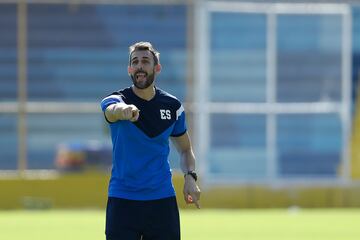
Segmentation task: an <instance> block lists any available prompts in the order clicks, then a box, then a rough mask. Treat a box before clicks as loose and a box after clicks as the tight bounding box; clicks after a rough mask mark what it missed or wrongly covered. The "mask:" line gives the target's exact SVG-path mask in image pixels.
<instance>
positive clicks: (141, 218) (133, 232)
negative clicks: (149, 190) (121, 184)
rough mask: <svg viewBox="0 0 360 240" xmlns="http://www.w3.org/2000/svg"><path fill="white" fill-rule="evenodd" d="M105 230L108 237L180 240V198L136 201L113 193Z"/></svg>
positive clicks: (110, 198) (109, 203)
mask: <svg viewBox="0 0 360 240" xmlns="http://www.w3.org/2000/svg"><path fill="white" fill-rule="evenodd" d="M105 233H106V239H107V240H140V239H141V240H180V221H179V209H178V206H177V203H176V198H175V197H170V198H164V199H159V200H151V201H135V200H127V199H122V198H114V197H109V198H108V203H107V208H106V230H105Z"/></svg>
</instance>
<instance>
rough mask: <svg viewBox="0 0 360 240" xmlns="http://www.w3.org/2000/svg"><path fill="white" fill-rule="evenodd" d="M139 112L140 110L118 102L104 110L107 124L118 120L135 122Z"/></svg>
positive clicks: (131, 105)
mask: <svg viewBox="0 0 360 240" xmlns="http://www.w3.org/2000/svg"><path fill="white" fill-rule="evenodd" d="M139 112H140V110H139V109H138V108H137V107H136V106H135V105H133V104H130V105H128V104H126V103H124V102H120V103H114V104H111V105H109V106H108V107H107V108H106V110H105V116H106V119H107V120H108V121H109V122H117V121H120V120H129V121H131V122H136V121H137V120H138V118H139Z"/></svg>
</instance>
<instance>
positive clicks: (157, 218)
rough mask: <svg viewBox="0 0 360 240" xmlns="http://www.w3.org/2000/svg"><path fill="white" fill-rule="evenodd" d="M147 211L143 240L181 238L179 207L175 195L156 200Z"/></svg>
mask: <svg viewBox="0 0 360 240" xmlns="http://www.w3.org/2000/svg"><path fill="white" fill-rule="evenodd" d="M146 213H147V214H146V220H147V222H146V228H145V231H144V236H143V240H180V220H179V209H178V206H177V203H176V198H175V197H171V198H165V199H160V200H156V201H154V202H153V203H151V207H150V208H148V209H147V211H146Z"/></svg>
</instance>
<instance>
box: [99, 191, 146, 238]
mask: <svg viewBox="0 0 360 240" xmlns="http://www.w3.org/2000/svg"><path fill="white" fill-rule="evenodd" d="M141 211H142V210H141V207H139V205H138V203H137V202H135V201H131V200H126V199H120V198H112V197H109V198H108V203H107V208H106V229H105V233H106V239H107V240H140V239H141V228H142V222H143V221H142V219H141V218H142V217H141V216H142V213H141Z"/></svg>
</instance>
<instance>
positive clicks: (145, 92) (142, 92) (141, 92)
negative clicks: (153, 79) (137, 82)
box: [131, 85, 155, 101]
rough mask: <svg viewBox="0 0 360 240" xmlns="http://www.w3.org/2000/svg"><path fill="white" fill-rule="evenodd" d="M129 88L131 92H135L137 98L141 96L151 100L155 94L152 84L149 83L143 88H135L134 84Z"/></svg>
mask: <svg viewBox="0 0 360 240" xmlns="http://www.w3.org/2000/svg"><path fill="white" fill-rule="evenodd" d="M131 88H132V90H133V92H134V93H135V94H136V96H138V97H139V98H142V99H144V100H146V101H149V100H151V99H152V98H153V97H154V96H155V87H154V85H151V86H149V87H148V88H145V89H140V88H137V87H135V86H134V85H133V86H132V87H131Z"/></svg>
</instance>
